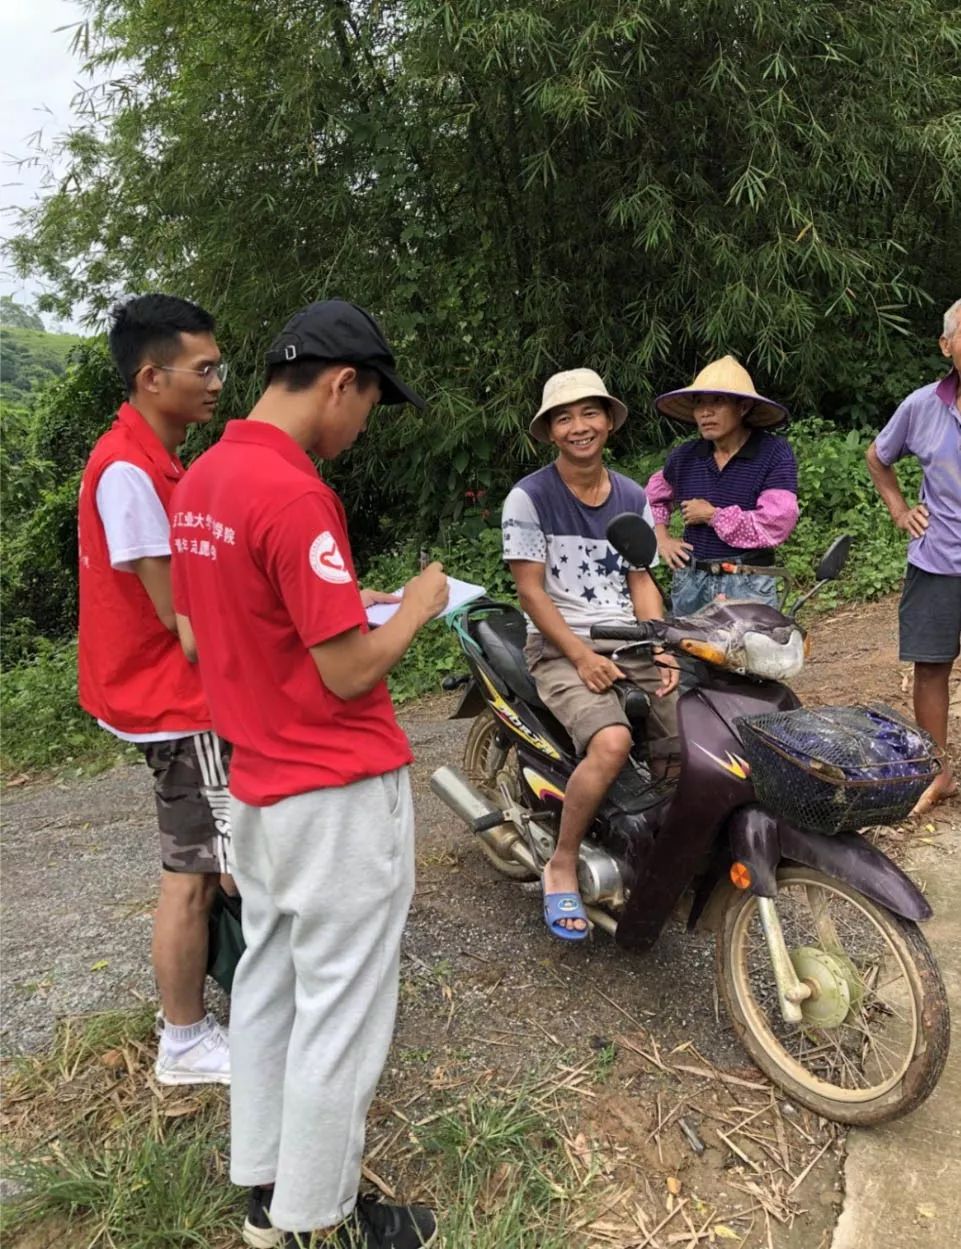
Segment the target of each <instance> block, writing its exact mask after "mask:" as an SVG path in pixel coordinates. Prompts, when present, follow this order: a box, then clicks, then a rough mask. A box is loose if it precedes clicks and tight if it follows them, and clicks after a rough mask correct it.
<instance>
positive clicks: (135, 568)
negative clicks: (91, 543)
mask: <svg viewBox="0 0 961 1249" xmlns="http://www.w3.org/2000/svg"><path fill="white" fill-rule="evenodd" d="M130 570H131V572H133V573H134V574H135V575H136V576H137V577H139V578H140V584H141V585H142V586H143V588H144V589H145V590H146V591H147V595H148V597H149V599H150V601H151V603H153V608H154V611H155V612H156V613H157V618H158V620H159V621H160V623H161V624H162V625H163V626H164V628H165V629H169V630H170V632H171V633H176V632H177V621H176V618H175V616H174V601H173V590H172V588H171V585H170V556H169V555H145V556H143V557H142V558H141V559H135V560H131V561H130Z"/></svg>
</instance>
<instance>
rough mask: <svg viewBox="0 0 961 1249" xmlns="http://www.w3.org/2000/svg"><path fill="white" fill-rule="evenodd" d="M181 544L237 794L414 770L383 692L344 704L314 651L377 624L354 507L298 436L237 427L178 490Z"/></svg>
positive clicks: (182, 570)
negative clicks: (356, 561)
mask: <svg viewBox="0 0 961 1249" xmlns="http://www.w3.org/2000/svg"><path fill="white" fill-rule="evenodd" d="M171 537H172V546H173V582H174V604H175V606H176V609H177V611H178V612H179V613H180V614H181V615H184V616H188V617H189V618H190V623H191V625H192V627H193V631H194V635H195V637H196V639H197V651H198V654H199V657H200V660H199V664H200V675H201V678H202V680H203V685H204V691H205V693H206V695H207V698H208V700H209V703H210V709H211V714H212V716H213V721H214V725H215V727H216V729H217V732H218V733H220V735H221V736H222V737H225V738H226V739H227V740H228V741H229V742H232V743H233V748H234V751H233V757H232V759H231V764H230V790H231V793H233V794H234V795H235V797H237V798H239V799H240V800H241V801H242V802H247V803H250V804H251V805H253V806H268V805H269V804H271V803H274V802H278V801H279V800H280V799H282V798H288V797H290V796H291V795H293V794H299V793H305V792H306V791H308V790H312V789H326V788H330V787H333V786H341V785H350V784H352V783H353V782H354V781H359V780H363V779H364V778H366V777H370V776H380V775H382V774H383V773H385V772H390V771H392V770H393V769H395V768H399V767H402V766H403V765H404V764H406V763H409V762H410V760H411V752H410V746H409V744H408V741H407V738H406V737H405V736H404V734H403V732H402V731H401V729H400V728H399V726H398V724H397V720H396V718H395V716H394V709H393V706H392V704H391V701H390V695H389V694H388V693H387V686H386V685H385V684H384V682H381V683H380V684H378V685H377V686H376V687H375V688H374V689H373V690H371V691H370V693H368V694H365V695H363V696H362V697H360V698H353V699H350V700H347V701H345V700H343V699H340V698H338V697H337V696H336V695H335V694H333V693H331V691H330V690H328V689H327V688H326V686H325V685H324V683H323V681H322V680H321V678H320V673H319V672H318V671H317V666H316V664H315V663H314V661H313V659H312V658H311V655H310V653H309V649H308V648H309V647H311V646H316V645H319V644H320V643H321V642H326V641H328V640H329V639H330V638H333V637H336V636H337V635H338V634H341V633H344V632H346V631H347V630H348V629H355V628H359V629H361V630H362V631H363V632H366V631H367V617H366V613H365V611H364V607H363V604H362V603H361V600H360V591H359V589H358V586H357V577H356V573H355V571H354V565H353V561H352V559H351V554H350V545H349V543H348V540H347V523H346V518H345V516H344V509H343V506H342V505H341V502H340V500H339V499H338V497H337V495H336V494H335V493H334V492H333V490H331V489H330V487H329V486H327V485H325V483H324V482H323V481H321V479H320V477H319V476H318V474H317V470H316V469H315V468H314V466H313V464H312V462H311V460H310V458H309V456H308V455H307V454H306V452H305V451H303V450H302V449H301V448H300V447H299V446H298V445H297V444H296V443H295V442H294V440H293V439H292V438H291V437H289V435H287V434H285V433H284V432H283V431H282V430H279V429H277V428H276V427H274V426H272V425H267V424H265V423H264V422H262V421H231V422H230V423H229V424H228V425H227V428H226V430H225V432H224V435H223V437H222V438H221V440H220V442H219V443H217V445H216V446H214V447H212V448H211V449H210V450H209V451H207V452H205V453H204V454H203V455H202V456H200V458H199V459H198V460H196V461H195V462H194V463H193V464H192V465H191V467H190V469H189V470H188V472H187V475H186V476H185V477H184V479H183V481H182V482H181V483H180V485H179V486H178V487H177V489H176V490H175V492H174V498H173V503H172V505H171Z"/></svg>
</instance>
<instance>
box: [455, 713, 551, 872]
mask: <svg viewBox="0 0 961 1249" xmlns="http://www.w3.org/2000/svg"><path fill="white" fill-rule="evenodd" d="M501 731H502V730H501V726H500V724H499V722H498V720H497V717H496V716H495V715H494V713H493V712H492V711H487V710H484V711H482V712H481V713H480V715H479V716H477V717H476V718H475V720H474V722H473V724H472V725H471V726H470V732H469V733H468V735H467V745H466V746H465V747H464V771H465V772H466V773H467V776H468V779H469V780H470V781H471V783H472V784H474V785H476V786H477V788H478V789H479V790H480V791H481V792H482V793H484V794H486V795H487V797H488V798H490V799H491V801H492V802H497V803H501V802H503V801H504V795H503V793H502V791H501V785H502V784H504V785H506V786H507V792H508V793H509V794H510V795H511V796H512V797H513V798H514V799H515V800H517V799H518V798H519V796H520V795H519V785H518V779H517V754H516V752H515V751H514V748H513V746H502V745H501V744H500V742H499V741H498V738H499V737H500V734H501ZM478 844H479V845H480V848H481V850H483V852H484V854H485V855H486V856H487V858H488V859H489V860H490V862H491V863H492V864H493V865H494V867H496V868H497V870H498V871H499V872H500V873H501V874H502V875H504V876H509V877H510V878H511V880H536V879H537V877H536V876H535V875H534V874H533V873H532V872H531V871H529V869H528V868H526V867H525V866H524V865H523V863H516V862H514V860H513V859H502V858H501V856H500V855H499V854H495V853H494V851H493V850H492V849H491V847H490V846H489V845H488V844H487V843H486V842H485V841H484V840H482V839H481V838H478Z"/></svg>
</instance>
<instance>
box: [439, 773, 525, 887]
mask: <svg viewBox="0 0 961 1249" xmlns="http://www.w3.org/2000/svg"><path fill="white" fill-rule="evenodd" d="M430 787H431V789H432V790H433V791H434V793H435V794H436V795H437V797H438V798H440V799H441V800H442V801H443V802H445V803H446V804H447V805H448V806H449V807H450V809H451V810H452V811H453V812H454V814H455V815H459V816H460V818H461V819H462V820H463V821H464V823H465V824H468V825H469V826H470V830H471V832H472V833H475V834H476V835H477V836H478V837H480V838H481V840H482V841H484V842H486V843H487V845H488V846H490V848H491V849H492V850H493V851H494V853H495V854H496V855H497V857H498V858H500V859H508V860H510V859H513V860H514V861H515V862H516V863H523V865H524V866H525V867H526V868H529V869H530V870H531V871H532V872H534V873H536V874H537V875H538V876H539V875H540V868H539V867H538V865H537V863H535V861H534V856H533V855H532V854H531V852H530V850H528V848H527V846H526V845H525V844H524V842H523V840H522V838H521V835H520V833H519V832H518V831H517V829H516V828H515V827H514V825H513V824H512V823H511V822H510V820H508V819H506V818H505V817H504V812H503V811H502V810H501V809H500V807H499V806H498V805H497V804H496V803H495V802H491V800H490V798H488V797H487V795H486V794H482V793H481V792H480V790H479V789H477V788H476V787H475V786H474V785H472V784H471V783H470V781H469V780H468V779H467V777H466V776H465V775H464V773H463V772H462V771H461V770H460V768H453V767H451V766H450V765H449V764H445V765H444V767H442V768H438V769H437V771H436V772H435V773H434V775H433V776H432V777H431V778H430Z"/></svg>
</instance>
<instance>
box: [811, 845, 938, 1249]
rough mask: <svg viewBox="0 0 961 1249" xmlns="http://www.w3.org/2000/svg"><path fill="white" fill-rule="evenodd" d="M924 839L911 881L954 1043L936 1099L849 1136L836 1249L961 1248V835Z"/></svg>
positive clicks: (915, 859) (913, 858)
mask: <svg viewBox="0 0 961 1249" xmlns="http://www.w3.org/2000/svg"><path fill="white" fill-rule="evenodd" d="M930 841H931V843H932V844H930V845H925V844H924V843H923V842H921V841H920V840H919V844H918V845H917V848H916V850H915V852H914V853H913V854H912V875H913V876H914V877H915V878H916V879H917V880H919V881H922V882H923V884H924V889H925V892H926V893H927V895H928V898H929V899H930V901H931V905H932V906H933V908H934V918H933V919H931V920H929V921H928V923H926V924H925V925H924V932H925V936H926V937H927V938H928V940H929V941H930V943H931V946H932V948H933V949H934V952H935V955H936V957H937V959H938V962H939V963H940V965H941V972H942V975H943V976H944V982H945V985H946V986H947V990H948V998H949V1000H950V1003H951V1013H952V1024H953V1030H954V1040H953V1044H952V1047H951V1053H950V1055H949V1056H948V1063H947V1067H946V1068H945V1072H944V1075H943V1076H942V1078H941V1082H940V1084H939V1085H938V1087H937V1088H936V1089H935V1091H934V1093H932V1095H931V1097H930V1098H929V1099H928V1100H927V1101H926V1102H925V1103H924V1105H923V1106H921V1107H920V1108H919V1109H918V1110H916V1111H915V1112H914V1114H912V1115H908V1116H907V1118H905V1119H900V1120H898V1121H897V1122H895V1123H890V1124H886V1125H885V1126H884V1127H880V1128H871V1129H869V1130H858V1129H853V1130H852V1131H851V1133H850V1134H849V1136H848V1156H847V1162H846V1164H845V1171H844V1182H845V1198H844V1207H843V1209H842V1211H841V1217H840V1219H839V1220H838V1224H837V1227H836V1229H835V1232H834V1239H833V1240H832V1242H831V1249H881V1247H882V1246H883V1249H954V1247H955V1246H957V1245H958V1244H959V1243H961V829H959V827H958V825H957V823H956V822H953V823H952V827H951V828H950V829H949V830H946V831H944V832H941V833H939V834H938V835H937V836H936V837H932V838H931V839H930Z"/></svg>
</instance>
